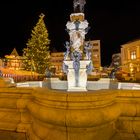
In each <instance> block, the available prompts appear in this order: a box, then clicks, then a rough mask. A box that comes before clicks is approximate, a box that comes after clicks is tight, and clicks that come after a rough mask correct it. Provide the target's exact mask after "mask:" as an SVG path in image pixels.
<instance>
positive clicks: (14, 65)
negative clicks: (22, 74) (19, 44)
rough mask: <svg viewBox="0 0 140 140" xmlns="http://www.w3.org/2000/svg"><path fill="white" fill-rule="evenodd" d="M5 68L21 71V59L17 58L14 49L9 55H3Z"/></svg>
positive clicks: (20, 57)
mask: <svg viewBox="0 0 140 140" xmlns="http://www.w3.org/2000/svg"><path fill="white" fill-rule="evenodd" d="M5 58H6V62H5V63H6V67H7V68H9V69H13V70H20V69H23V57H22V56H19V54H18V53H17V50H16V49H15V48H14V49H13V51H12V53H11V54H10V55H5Z"/></svg>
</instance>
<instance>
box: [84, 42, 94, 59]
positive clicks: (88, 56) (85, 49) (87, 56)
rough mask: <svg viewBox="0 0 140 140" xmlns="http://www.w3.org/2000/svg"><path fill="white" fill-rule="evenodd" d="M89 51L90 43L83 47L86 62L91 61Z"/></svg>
mask: <svg viewBox="0 0 140 140" xmlns="http://www.w3.org/2000/svg"><path fill="white" fill-rule="evenodd" d="M91 49H92V45H91V44H90V42H88V43H86V44H85V47H84V53H85V55H86V59H87V60H91Z"/></svg>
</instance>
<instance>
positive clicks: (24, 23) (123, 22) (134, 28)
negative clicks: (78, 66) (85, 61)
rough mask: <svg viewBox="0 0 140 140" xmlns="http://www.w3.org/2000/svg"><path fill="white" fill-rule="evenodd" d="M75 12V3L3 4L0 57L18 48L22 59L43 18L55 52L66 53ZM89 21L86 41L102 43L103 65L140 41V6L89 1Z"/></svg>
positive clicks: (57, 0)
mask: <svg viewBox="0 0 140 140" xmlns="http://www.w3.org/2000/svg"><path fill="white" fill-rule="evenodd" d="M72 12H73V0H45V1H41V0H40V1H38V2H36V1H32V2H31V1H27V2H25V1H23V2H22V1H11V2H10V3H6V2H5V3H1V4H0V18H1V20H0V34H1V37H0V57H3V56H4V55H6V54H10V53H11V51H12V50H13V48H16V49H17V51H18V52H19V54H20V55H22V49H23V48H25V47H26V42H27V40H28V39H29V38H30V35H31V30H32V29H33V27H34V26H35V25H36V23H37V21H38V18H39V14H41V13H44V14H45V23H46V27H47V29H48V32H49V39H50V40H51V45H50V46H51V50H54V48H55V49H56V50H57V51H58V52H60V51H65V47H64V43H65V41H67V40H69V35H68V33H67V32H66V30H65V28H66V23H67V21H68V20H69V16H70V14H71V13H72ZM85 17H86V19H87V20H88V22H89V26H90V27H91V29H90V30H89V32H88V34H87V35H86V40H96V39H97V40H101V57H102V60H101V61H102V65H103V66H105V65H109V64H110V63H111V57H112V54H113V53H119V52H120V48H121V46H120V45H122V44H125V43H126V42H128V41H131V40H133V39H136V38H140V2H139V3H138V2H135V1H123V0H116V1H112V2H107V1H103V0H87V3H86V5H85Z"/></svg>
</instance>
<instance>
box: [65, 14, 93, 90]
mask: <svg viewBox="0 0 140 140" xmlns="http://www.w3.org/2000/svg"><path fill="white" fill-rule="evenodd" d="M66 29H67V31H68V33H69V36H70V42H66V48H67V51H66V53H65V57H64V63H63V70H64V72H65V73H66V74H67V80H68V91H86V90H87V89H86V86H87V74H88V73H90V72H91V71H92V61H91V48H92V46H91V45H90V43H89V42H88V43H85V35H86V34H87V32H88V29H89V27H88V22H87V20H85V15H84V13H72V14H71V15H70V21H68V22H67V24H66Z"/></svg>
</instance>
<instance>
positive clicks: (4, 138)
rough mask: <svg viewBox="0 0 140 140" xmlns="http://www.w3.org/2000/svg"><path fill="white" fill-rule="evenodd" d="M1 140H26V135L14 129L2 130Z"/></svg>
mask: <svg viewBox="0 0 140 140" xmlns="http://www.w3.org/2000/svg"><path fill="white" fill-rule="evenodd" d="M0 140H26V135H25V133H17V132H12V131H0Z"/></svg>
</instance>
